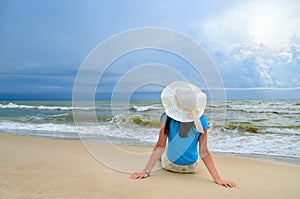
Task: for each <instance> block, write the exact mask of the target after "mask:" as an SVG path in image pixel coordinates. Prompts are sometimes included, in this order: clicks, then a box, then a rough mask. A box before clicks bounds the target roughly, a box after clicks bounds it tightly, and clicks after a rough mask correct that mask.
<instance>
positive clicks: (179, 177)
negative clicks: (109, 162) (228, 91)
mask: <svg viewBox="0 0 300 199" xmlns="http://www.w3.org/2000/svg"><path fill="white" fill-rule="evenodd" d="M103 147H104V148H105V147H106V145H105V144H103ZM131 150H132V149H131ZM133 150H136V151H137V152H139V151H143V150H145V149H139V148H136V149H133ZM113 155H114V154H112V156H113ZM213 157H214V160H215V164H216V166H217V168H218V170H219V172H220V174H221V176H222V177H223V178H225V179H230V180H234V181H235V182H236V183H237V184H238V186H239V187H238V188H237V189H228V188H225V187H222V186H219V185H216V184H215V183H214V182H213V181H212V178H211V177H210V175H209V173H208V171H207V170H206V168H205V167H204V165H203V164H202V163H201V164H200V168H199V171H198V172H197V173H195V174H186V175H183V174H176V173H170V172H167V171H164V170H158V171H155V172H153V173H152V175H151V177H150V178H146V179H143V180H131V179H129V173H126V172H120V171H116V170H114V169H111V168H109V167H107V166H105V165H103V164H102V163H100V162H99V161H97V160H96V159H95V158H93V156H91V155H90V154H89V153H88V152H87V150H86V149H85V147H84V146H83V145H82V143H81V142H80V141H70V140H54V139H46V138H36V137H26V136H13V135H7V134H3V133H0V176H1V178H0V198H5V199H6V198H8V199H10V198H100V199H106V198H157V199H160V198H170V199H175V198H180V199H183V198H192V199H194V198H208V199H211V198H222V199H223V198H225V199H226V198H228V199H229V198H231V199H232V198H238V199H247V198H251V199H253V198H255V199H258V198H264V199H268V198H272V199H276V198H278V199H279V198H280V199H283V198H285V199H292V198H295V199H296V198H297V199H298V198H299V197H300V189H299V179H300V167H299V166H293V165H287V164H280V163H275V162H269V161H263V160H255V159H248V158H241V157H231V156H220V155H214V156H213ZM124 164H125V163H124ZM141 164H143V165H145V164H146V162H142V163H137V169H139V168H140V165H141Z"/></svg>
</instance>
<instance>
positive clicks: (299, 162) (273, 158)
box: [0, 132, 300, 167]
mask: <svg viewBox="0 0 300 199" xmlns="http://www.w3.org/2000/svg"><path fill="white" fill-rule="evenodd" d="M1 134H7V135H12V136H21V137H32V138H42V139H51V140H67V141H68V140H70V141H79V142H81V139H80V138H59V137H49V136H34V135H25V134H15V133H7V132H0V135H1ZM104 137H105V136H104ZM86 141H92V142H93V141H94V140H86ZM96 142H100V143H102V144H108V142H106V141H105V139H99V140H96ZM154 144H155V143H153V146H154ZM116 145H117V146H120V147H125V148H126V147H129V148H131V147H132V148H135V149H146V150H147V149H149V150H152V146H150V145H148V146H139V145H130V144H128V145H126V144H124V143H121V142H118V144H116ZM210 152H211V153H212V154H213V155H221V156H232V157H242V158H249V159H254V160H261V161H270V162H273V163H280V164H287V165H291V166H299V167H300V158H299V157H292V156H280V155H267V154H254V153H234V152H220V151H210Z"/></svg>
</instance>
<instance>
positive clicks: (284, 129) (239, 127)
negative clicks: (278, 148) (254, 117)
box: [215, 122, 300, 135]
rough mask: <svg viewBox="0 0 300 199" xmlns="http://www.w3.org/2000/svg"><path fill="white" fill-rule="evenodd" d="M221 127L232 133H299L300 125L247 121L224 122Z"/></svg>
mask: <svg viewBox="0 0 300 199" xmlns="http://www.w3.org/2000/svg"><path fill="white" fill-rule="evenodd" d="M215 128H218V127H215ZM219 128H220V127H219ZM221 129H222V130H223V131H225V132H226V131H227V132H232V133H256V134H285V135H300V127H297V126H277V127H265V126H254V125H251V124H250V123H247V122H245V123H239V124H234V123H231V124H226V125H225V126H223V127H221Z"/></svg>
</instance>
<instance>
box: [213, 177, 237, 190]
mask: <svg viewBox="0 0 300 199" xmlns="http://www.w3.org/2000/svg"><path fill="white" fill-rule="evenodd" d="M216 183H217V184H219V185H222V186H224V187H227V188H237V184H235V183H234V182H232V181H229V180H223V179H221V180H218V181H216Z"/></svg>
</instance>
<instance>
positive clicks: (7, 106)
mask: <svg viewBox="0 0 300 199" xmlns="http://www.w3.org/2000/svg"><path fill="white" fill-rule="evenodd" d="M0 108H2V109H39V110H62V111H70V110H93V109H94V107H72V106H44V105H39V106H33V105H24V104H14V103H11V102H10V103H7V104H0Z"/></svg>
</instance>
